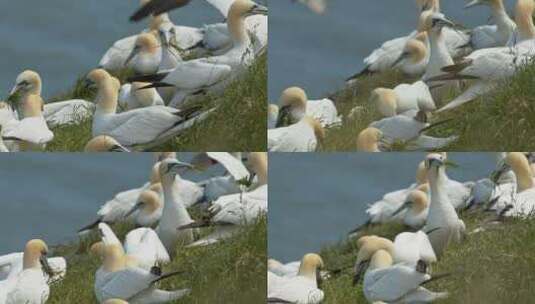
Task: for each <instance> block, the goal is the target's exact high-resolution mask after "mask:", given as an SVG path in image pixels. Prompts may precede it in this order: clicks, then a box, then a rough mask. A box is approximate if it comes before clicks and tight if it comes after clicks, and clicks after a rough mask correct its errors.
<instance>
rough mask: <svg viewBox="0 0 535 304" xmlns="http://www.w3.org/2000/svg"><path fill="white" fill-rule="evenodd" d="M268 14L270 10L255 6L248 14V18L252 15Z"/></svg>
mask: <svg viewBox="0 0 535 304" xmlns="http://www.w3.org/2000/svg"><path fill="white" fill-rule="evenodd" d="M267 14H268V8H267V7H265V6H263V5H255V6H254V7H253V8H252V9H251V10H250V11H249V12H248V13H247V16H252V15H266V16H267Z"/></svg>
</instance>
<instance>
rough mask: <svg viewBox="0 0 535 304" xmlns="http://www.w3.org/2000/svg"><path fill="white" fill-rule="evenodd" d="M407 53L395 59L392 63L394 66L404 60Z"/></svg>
mask: <svg viewBox="0 0 535 304" xmlns="http://www.w3.org/2000/svg"><path fill="white" fill-rule="evenodd" d="M406 56H407V55H406V54H405V53H403V54H401V55H400V56H399V57H398V59H396V61H394V63H393V64H392V67H393V68H394V67H396V66H397V65H398V64H399V63H400V62H402V61H403V59H405V57H406Z"/></svg>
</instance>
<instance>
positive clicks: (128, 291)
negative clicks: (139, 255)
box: [94, 244, 190, 303]
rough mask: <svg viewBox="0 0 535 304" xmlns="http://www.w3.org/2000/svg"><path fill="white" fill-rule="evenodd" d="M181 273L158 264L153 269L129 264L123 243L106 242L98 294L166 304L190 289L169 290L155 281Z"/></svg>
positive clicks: (97, 280) (97, 281)
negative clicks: (171, 271)
mask: <svg viewBox="0 0 535 304" xmlns="http://www.w3.org/2000/svg"><path fill="white" fill-rule="evenodd" d="M176 274H178V273H177V272H174V273H163V272H162V270H161V269H160V268H159V267H157V266H154V267H152V268H151V269H150V270H146V269H143V268H140V267H135V266H129V265H127V261H126V257H125V253H124V251H123V249H122V247H121V245H118V244H113V245H105V248H104V259H103V264H102V266H101V267H100V268H99V269H98V270H97V271H96V274H95V285H94V288H95V295H96V298H97V300H98V301H99V302H101V303H102V302H104V301H106V300H108V299H113V298H118V299H123V300H125V301H129V302H131V303H165V302H170V301H174V300H177V299H180V298H182V297H184V296H185V295H187V294H189V293H190V290H189V289H181V290H174V291H166V290H162V289H157V288H156V286H155V283H156V282H158V281H161V280H163V279H165V278H167V277H170V276H173V275H176Z"/></svg>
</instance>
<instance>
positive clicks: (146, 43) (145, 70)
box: [124, 33, 162, 74]
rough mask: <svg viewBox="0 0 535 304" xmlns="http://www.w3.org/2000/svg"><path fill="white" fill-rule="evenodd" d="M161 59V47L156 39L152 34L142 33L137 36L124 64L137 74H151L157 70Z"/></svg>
mask: <svg viewBox="0 0 535 304" xmlns="http://www.w3.org/2000/svg"><path fill="white" fill-rule="evenodd" d="M161 61H162V48H161V47H160V42H159V41H158V39H156V37H155V36H154V35H153V34H148V33H142V34H139V35H138V36H137V38H136V43H135V45H134V48H133V49H132V52H130V54H129V55H128V57H127V58H126V60H125V62H124V65H125V67H129V68H132V69H133V70H134V72H136V73H139V74H153V73H156V72H157V71H158V68H159V67H160V63H161Z"/></svg>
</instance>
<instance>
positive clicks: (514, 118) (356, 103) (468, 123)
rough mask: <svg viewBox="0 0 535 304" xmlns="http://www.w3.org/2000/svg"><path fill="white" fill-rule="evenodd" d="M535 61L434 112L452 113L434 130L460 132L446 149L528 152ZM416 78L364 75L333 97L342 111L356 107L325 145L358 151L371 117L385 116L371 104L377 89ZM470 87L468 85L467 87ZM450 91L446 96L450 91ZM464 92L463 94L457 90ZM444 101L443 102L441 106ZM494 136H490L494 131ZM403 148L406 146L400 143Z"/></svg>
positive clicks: (532, 144)
mask: <svg viewBox="0 0 535 304" xmlns="http://www.w3.org/2000/svg"><path fill="white" fill-rule="evenodd" d="M533 79H535V62H532V63H529V64H527V65H526V66H524V67H522V68H521V69H519V71H518V72H517V74H516V75H515V76H514V77H512V78H511V79H509V80H504V81H502V82H501V83H499V84H497V85H496V88H495V89H494V90H493V91H492V92H490V93H488V94H486V95H484V96H482V97H480V98H477V99H476V100H474V101H471V102H469V103H467V104H465V105H463V106H461V107H458V108H457V109H454V110H450V111H446V112H443V113H439V114H436V115H434V116H433V121H442V120H444V119H449V118H452V119H453V120H452V121H451V122H448V123H446V124H444V125H441V126H437V127H436V128H434V129H432V130H430V131H429V133H428V134H429V135H432V136H440V137H447V136H451V135H459V136H460V139H459V140H458V141H456V142H454V143H452V144H451V145H450V146H448V147H446V148H445V149H443V150H444V151H496V150H500V151H528V150H533V148H535V132H533V131H532V130H535V86H534V85H533ZM415 80H416V79H407V78H404V77H403V76H402V75H401V74H400V73H399V72H387V73H383V74H378V75H373V76H369V77H364V78H362V79H360V80H359V82H358V83H357V84H356V86H355V87H351V88H346V89H344V90H342V91H341V92H339V93H336V94H334V95H333V96H332V98H333V100H334V101H335V104H336V106H337V108H338V111H339V113H340V114H342V115H344V117H346V115H347V114H349V113H350V112H351V110H352V109H354V108H355V107H358V110H356V111H353V116H352V117H351V118H346V119H345V120H344V124H343V126H342V127H341V128H339V129H332V130H329V131H328V133H327V138H326V140H325V144H324V145H323V146H322V150H325V151H354V150H356V139H357V135H358V134H359V132H360V131H362V130H363V129H365V128H366V127H367V126H368V125H369V124H370V123H371V122H373V121H375V120H379V119H381V115H380V114H379V112H378V111H377V110H376V109H375V107H374V105H371V104H369V102H368V99H369V95H370V93H371V91H372V90H373V89H375V88H377V87H387V88H393V87H395V86H396V85H398V84H401V83H412V82H414V81H415ZM465 89H466V88H465ZM444 95H446V96H444ZM444 95H442V96H439V98H438V99H440V100H442V101H443V102H442V105H444V104H445V103H446V102H449V101H451V100H452V99H453V98H454V97H456V95H452V94H450V93H444ZM457 95H458V94H457ZM437 106H438V105H437ZM489 135H490V136H489ZM394 149H395V150H403V147H395V148H394Z"/></svg>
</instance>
